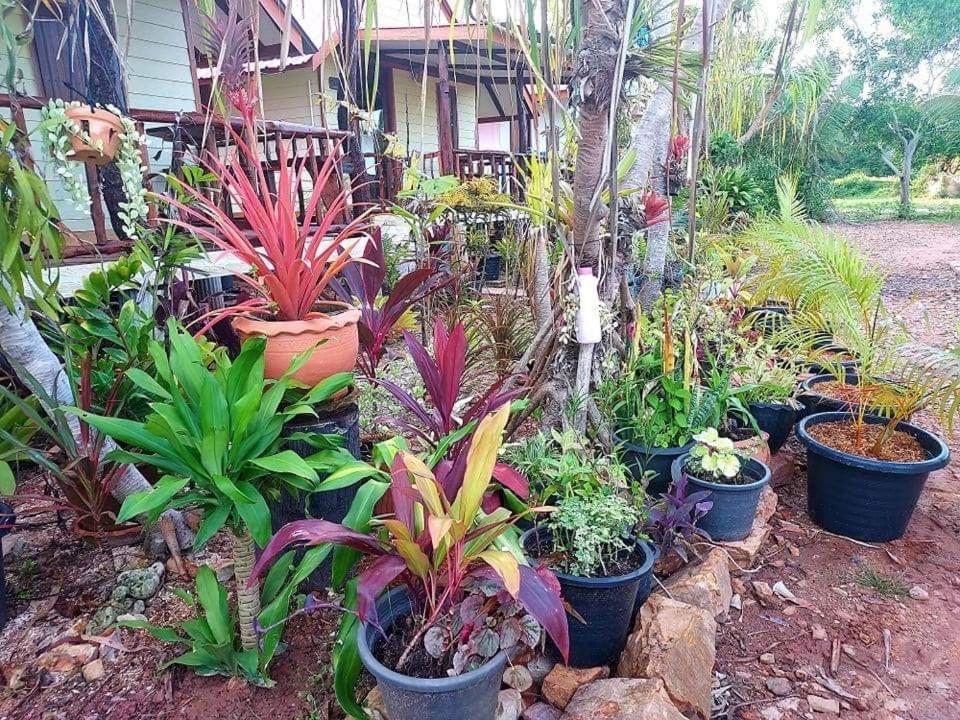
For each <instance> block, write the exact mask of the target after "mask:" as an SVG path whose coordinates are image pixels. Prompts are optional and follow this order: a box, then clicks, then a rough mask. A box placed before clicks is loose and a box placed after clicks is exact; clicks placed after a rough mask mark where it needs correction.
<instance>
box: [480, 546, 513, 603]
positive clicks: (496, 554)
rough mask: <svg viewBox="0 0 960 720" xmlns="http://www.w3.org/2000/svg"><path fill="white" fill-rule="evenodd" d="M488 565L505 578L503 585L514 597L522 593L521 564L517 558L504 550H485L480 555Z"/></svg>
mask: <svg viewBox="0 0 960 720" xmlns="http://www.w3.org/2000/svg"><path fill="white" fill-rule="evenodd" d="M479 557H480V559H481V560H483V561H484V562H485V563H486V564H487V565H489V566H490V567H492V568H493V569H494V570H495V571H496V572H497V574H498V575H499V576H500V577H501V578H503V586H504V588H506V590H507V592H508V593H510V595H511V596H512V597H517V595H518V594H519V593H520V566H519V565H518V564H517V559H516V558H515V557H514V556H513V555H511V554H510V553H508V552H504V551H503V550H484V551H483V552H482V553H480V555H479Z"/></svg>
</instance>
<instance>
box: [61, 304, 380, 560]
mask: <svg viewBox="0 0 960 720" xmlns="http://www.w3.org/2000/svg"><path fill="white" fill-rule="evenodd" d="M167 332H168V336H169V339H170V351H169V354H168V353H166V352H165V351H164V349H163V347H162V346H161V345H160V344H159V343H158V342H156V341H151V342H150V345H149V353H150V356H151V357H152V358H153V361H154V366H155V377H151V376H150V375H148V374H147V373H145V372H143V371H139V370H130V371H129V372H128V376H129V377H130V379H131V380H132V381H133V382H134V383H135V384H136V385H137V386H138V387H139V388H140V390H142V391H143V392H144V393H146V394H147V395H148V396H149V397H150V398H151V399H152V403H151V409H152V412H151V414H150V415H149V416H148V417H147V418H146V419H145V420H130V419H124V418H115V417H102V416H97V415H93V414H91V413H89V412H84V411H82V410H77V414H78V415H79V416H80V418H81V419H82V420H84V421H86V422H89V423H90V425H92V426H94V427H96V428H97V429H99V430H101V431H102V432H105V433H107V434H108V435H110V436H111V437H112V438H113V439H114V440H116V441H117V442H119V443H122V444H124V445H126V446H127V447H128V448H131V449H130V450H120V451H116V452H115V453H113V455H112V457H113V458H114V459H116V460H118V461H122V462H131V463H144V464H148V465H152V466H153V467H156V468H157V469H159V470H160V471H161V472H163V473H165V474H164V476H163V477H162V478H161V479H160V480H159V481H158V482H157V483H156V485H154V487H153V489H152V490H150V491H148V492H142V493H134V494H133V495H130V496H129V497H127V498H126V500H125V501H124V503H123V506H122V508H121V512H120V519H128V518H132V517H135V516H137V515H140V514H146V515H147V516H148V517H149V518H150V519H151V520H155V519H156V518H157V517H158V516H159V515H160V513H162V512H163V511H164V510H166V509H168V508H181V507H185V506H188V505H190V506H195V507H198V508H199V509H200V510H201V511H202V512H203V514H204V520H203V523H202V524H201V526H200V528H199V530H198V531H197V538H196V541H195V542H196V544H197V546H202V545H203V544H204V543H205V542H206V541H207V540H209V539H210V538H211V537H213V535H214V534H215V533H216V532H217V531H219V530H220V528H222V527H224V526H228V527H230V528H232V529H233V530H234V531H235V532H237V533H238V534H241V533H242V532H243V531H244V530H248V531H249V532H250V534H251V535H252V536H253V538H254V540H255V541H256V542H257V544H259V545H261V546H263V545H264V544H266V542H267V540H269V538H270V534H271V528H270V511H269V509H268V506H267V501H268V499H269V500H277V499H278V498H279V496H280V492H281V490H282V489H284V488H290V489H291V490H294V491H297V490H299V491H303V492H308V493H309V492H317V491H324V490H333V489H338V488H342V487H346V486H348V485H351V484H353V483H354V482H357V481H358V480H360V479H362V478H363V477H365V476H364V475H363V473H353V472H351V470H353V469H355V464H354V463H352V458H350V457H349V453H347V451H346V450H344V449H343V448H341V447H337V446H336V444H335V443H334V442H333V440H330V439H328V440H322V439H321V440H317V442H318V444H320V446H321V449H320V450H318V452H317V453H316V454H314V455H312V456H310V457H308V458H301V457H299V456H298V455H297V454H296V453H294V452H293V451H292V450H283V449H281V446H282V444H283V438H282V436H281V434H282V431H283V427H284V424H285V423H286V422H288V421H289V420H290V419H291V418H293V417H296V416H298V415H303V414H308V415H310V414H314V411H313V409H312V405H314V404H316V403H319V402H323V401H324V400H326V399H328V398H330V397H331V396H332V395H334V394H335V393H336V392H338V391H340V390H342V389H343V388H345V387H347V385H349V384H350V383H351V382H352V379H353V378H352V375H350V374H349V373H341V374H338V375H334V376H332V377H330V378H327V379H326V380H324V381H322V382H321V383H320V384H318V385H317V386H316V387H314V388H311V389H310V390H308V391H306V392H302V391H299V390H296V389H295V382H294V381H293V380H292V374H293V373H294V372H296V370H297V369H298V368H299V366H300V365H301V364H302V363H303V362H304V361H305V360H306V359H307V357H306V355H303V356H300V357H299V358H298V359H297V360H295V361H294V363H293V364H292V365H291V368H290V369H289V370H288V372H287V374H286V375H285V376H284V377H283V378H281V379H280V380H277V381H275V382H271V381H266V380H265V379H264V375H263V367H264V360H263V351H264V345H265V341H264V340H263V339H262V338H254V339H251V340H248V341H247V342H245V343H244V344H243V348H242V350H241V352H240V355H239V356H238V357H237V359H236V360H234V361H231V360H230V359H229V358H228V357H227V355H226V352H225V351H224V350H222V349H220V350H217V351H216V352H214V354H213V356H212V361H209V360H208V359H207V358H205V357H204V354H203V351H202V347H201V345H200V344H199V343H198V342H197V341H196V340H195V339H194V338H193V337H191V336H190V334H189V333H187V332H185V331H183V330H181V329H179V328H177V327H176V325H175V324H174V323H173V321H170V322H169V323H168V326H167ZM208 362H212V367H210V368H208V367H207V363H208ZM288 391H289V392H290V393H291V394H292V395H294V396H295V397H293V398H286V399H287V402H286V403H284V400H285V396H286V395H287V393H288ZM332 469H338V472H336V473H333V474H331V475H329V476H328V477H327V478H326V479H325V480H323V482H320V480H319V476H318V471H324V472H326V471H330V470H332Z"/></svg>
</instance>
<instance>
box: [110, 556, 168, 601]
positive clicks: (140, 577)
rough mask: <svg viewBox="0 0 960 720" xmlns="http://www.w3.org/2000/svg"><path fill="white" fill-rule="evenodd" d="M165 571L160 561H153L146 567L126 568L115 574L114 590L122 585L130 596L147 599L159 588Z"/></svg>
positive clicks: (136, 598)
mask: <svg viewBox="0 0 960 720" xmlns="http://www.w3.org/2000/svg"><path fill="white" fill-rule="evenodd" d="M165 572H166V568H165V567H164V565H163V563H162V562H155V563H154V564H153V565H151V566H150V567H148V568H143V569H137V570H126V571H124V572H122V573H120V574H119V575H118V576H117V588H115V590H114V591H115V592H116V591H117V590H119V589H120V587H124V588H126V590H127V595H129V596H130V597H131V598H133V599H135V600H149V599H150V598H152V597H153V596H154V595H156V594H157V590H159V589H160V583H161V582H163V575H164V573H165ZM111 597H112V596H111Z"/></svg>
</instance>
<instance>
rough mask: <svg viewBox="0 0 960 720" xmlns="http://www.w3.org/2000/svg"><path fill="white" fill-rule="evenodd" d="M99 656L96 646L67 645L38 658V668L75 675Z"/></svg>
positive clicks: (84, 644)
mask: <svg viewBox="0 0 960 720" xmlns="http://www.w3.org/2000/svg"><path fill="white" fill-rule="evenodd" d="M96 656H97V647H96V645H88V644H86V643H76V644H74V643H65V644H63V645H58V646H57V647H55V648H53V649H52V650H48V651H47V652H45V653H43V654H42V655H40V657H38V658H37V667H38V668H41V669H43V670H49V671H50V672H52V673H60V674H63V675H67V676H70V675H74V674H75V673H76V672H77V670H79V669H80V667H81V666H83V665H85V664H86V663H88V662H90V661H91V660H93V659H94V658H95V657H96Z"/></svg>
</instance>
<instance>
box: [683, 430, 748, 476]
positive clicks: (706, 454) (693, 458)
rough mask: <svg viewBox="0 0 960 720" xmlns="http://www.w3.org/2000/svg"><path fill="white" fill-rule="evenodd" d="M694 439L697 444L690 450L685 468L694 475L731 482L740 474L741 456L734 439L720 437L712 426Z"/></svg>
mask: <svg viewBox="0 0 960 720" xmlns="http://www.w3.org/2000/svg"><path fill="white" fill-rule="evenodd" d="M693 439H694V440H696V441H697V444H696V445H694V446H693V449H691V450H690V454H689V456H688V457H687V460H686V462H685V463H684V468H685V469H686V470H687V471H688V472H690V473H691V474H692V475H693V476H694V477H697V478H700V479H701V480H711V481H713V482H727V483H730V482H732V481H734V480H735V479H736V478H737V477H738V476H739V475H740V468H741V466H740V456H739V455H737V452H736V450H735V449H734V447H733V441H732V440H730V439H729V438H725V437H720V434H719V433H718V432H717V429H716V428H712V427H711V428H707V429H706V430H704V431H703V432H700V433H697V434H696V435H694V436H693Z"/></svg>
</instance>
